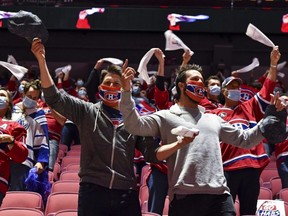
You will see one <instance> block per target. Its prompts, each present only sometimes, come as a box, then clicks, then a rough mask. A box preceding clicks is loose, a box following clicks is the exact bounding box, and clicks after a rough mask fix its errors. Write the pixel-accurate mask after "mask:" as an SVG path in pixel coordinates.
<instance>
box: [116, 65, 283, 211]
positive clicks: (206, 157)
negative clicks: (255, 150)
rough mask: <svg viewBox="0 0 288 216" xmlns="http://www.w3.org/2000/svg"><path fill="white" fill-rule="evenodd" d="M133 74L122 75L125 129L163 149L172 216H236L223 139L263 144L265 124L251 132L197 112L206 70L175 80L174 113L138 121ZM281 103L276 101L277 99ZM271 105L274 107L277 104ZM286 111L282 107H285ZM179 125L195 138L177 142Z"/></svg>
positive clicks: (185, 70) (191, 70)
mask: <svg viewBox="0 0 288 216" xmlns="http://www.w3.org/2000/svg"><path fill="white" fill-rule="evenodd" d="M134 74H135V71H134V72H133V71H132V70H129V71H128V70H124V72H123V73H122V79H123V85H122V88H123V92H122V97H121V102H120V110H121V112H122V114H123V120H124V125H125V129H126V130H127V131H129V132H130V133H132V134H135V135H136V134H137V135H140V136H153V137H159V138H160V139H161V140H162V143H163V145H162V146H161V147H159V148H158V149H157V152H156V156H157V159H158V160H165V159H166V160H167V165H168V182H169V190H168V194H169V198H170V206H169V216H179V215H192V216H193V215H195V216H196V215H197V216H210V215H214V216H220V215H221V216H228V215H229V216H230V215H231V216H232V215H235V208H234V203H233V200H232V197H231V195H230V193H229V188H228V187H227V184H226V179H225V177H224V173H223V167H222V157H221V149H220V143H219V138H220V140H222V141H224V142H227V143H230V144H232V145H235V146H238V147H242V148H251V147H253V146H255V145H257V144H258V143H259V142H260V141H261V140H262V139H264V136H263V135H262V133H261V131H262V132H263V131H264V132H263V134H265V135H266V133H265V130H263V128H266V125H267V121H266V120H267V119H263V121H261V122H260V123H259V124H258V125H256V126H255V127H254V128H252V129H249V130H245V131H244V130H242V129H238V128H235V127H233V126H232V125H230V124H229V123H227V122H225V121H224V120H222V119H221V118H220V117H218V116H217V115H214V114H208V113H207V114H205V113H203V112H201V111H200V109H199V108H198V104H199V102H200V101H201V100H202V98H203V97H204V88H205V87H204V84H203V76H202V68H201V67H199V66H198V65H187V66H185V67H182V68H181V71H180V72H179V73H178V76H177V78H176V89H177V93H178V94H179V96H180V97H179V101H178V103H177V104H175V105H174V106H172V107H171V108H170V110H161V111H158V112H155V113H153V114H150V115H147V116H139V114H138V113H137V111H136V109H135V105H134V103H133V100H132V98H131V92H130V89H131V84H130V82H131V80H132V79H133V77H134ZM273 99H274V100H275V101H276V102H277V103H276V104H277V106H280V107H279V108H280V109H283V105H281V104H279V102H278V98H277V97H276V98H273ZM275 101H273V103H274V102H275ZM281 106H282V107H281ZM178 126H182V127H186V128H188V129H197V130H198V131H199V133H196V134H194V135H191V137H187V136H185V135H184V136H182V137H178V139H177V134H172V132H171V130H172V129H175V128H178Z"/></svg>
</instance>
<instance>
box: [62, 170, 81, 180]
mask: <svg viewBox="0 0 288 216" xmlns="http://www.w3.org/2000/svg"><path fill="white" fill-rule="evenodd" d="M59 180H61V181H63V180H73V181H78V182H79V181H80V177H79V175H78V171H77V170H70V171H64V172H61V174H60V178H59Z"/></svg>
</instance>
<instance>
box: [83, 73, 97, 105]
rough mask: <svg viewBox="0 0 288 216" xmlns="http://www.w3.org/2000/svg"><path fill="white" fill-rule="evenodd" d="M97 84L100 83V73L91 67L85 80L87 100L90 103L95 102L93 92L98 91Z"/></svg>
mask: <svg viewBox="0 0 288 216" xmlns="http://www.w3.org/2000/svg"><path fill="white" fill-rule="evenodd" d="M99 85H100V73H99V71H98V70H95V69H94V68H93V70H92V71H91V73H90V74H89V77H88V80H87V82H86V88H87V94H88V97H89V100H90V101H91V102H92V103H96V102H97V99H96V97H95V94H96V92H98V86H99Z"/></svg>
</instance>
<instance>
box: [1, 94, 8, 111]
mask: <svg viewBox="0 0 288 216" xmlns="http://www.w3.org/2000/svg"><path fill="white" fill-rule="evenodd" d="M6 107H7V98H6V97H4V96H0V109H5V108H6Z"/></svg>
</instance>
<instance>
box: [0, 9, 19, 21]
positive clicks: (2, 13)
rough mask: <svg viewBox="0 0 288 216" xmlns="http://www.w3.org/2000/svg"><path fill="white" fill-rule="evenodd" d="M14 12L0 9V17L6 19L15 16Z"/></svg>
mask: <svg viewBox="0 0 288 216" xmlns="http://www.w3.org/2000/svg"><path fill="white" fill-rule="evenodd" d="M16 14H17V13H15V12H6V11H0V19H8V18H11V17H13V16H15V15H16Z"/></svg>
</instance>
